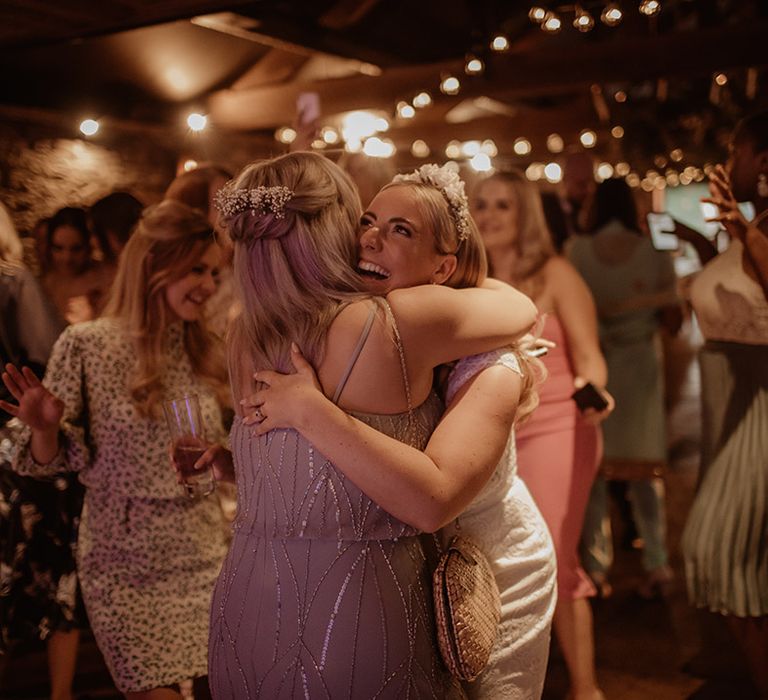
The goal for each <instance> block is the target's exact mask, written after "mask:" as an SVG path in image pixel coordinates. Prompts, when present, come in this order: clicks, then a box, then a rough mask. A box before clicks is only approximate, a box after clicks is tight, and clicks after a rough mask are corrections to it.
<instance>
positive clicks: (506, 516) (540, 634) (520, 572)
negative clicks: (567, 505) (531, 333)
mask: <svg viewBox="0 0 768 700" xmlns="http://www.w3.org/2000/svg"><path fill="white" fill-rule="evenodd" d="M493 365H503V366H505V367H508V368H509V369H510V370H512V371H514V372H517V373H520V367H519V365H518V362H517V358H516V357H515V355H514V354H513V353H512V352H510V351H508V350H503V349H501V350H494V351H493V352H489V353H484V354H482V355H474V356H472V357H467V358H464V359H463V360H461V361H459V363H458V364H457V365H456V367H455V368H454V369H453V371H452V372H451V375H450V377H449V378H448V390H447V392H446V403H447V404H450V402H451V400H452V399H453V397H454V396H455V395H456V392H457V391H458V390H459V389H460V388H461V387H462V386H463V385H464V384H465V383H466V382H467V381H469V380H470V379H471V378H472V377H474V376H475V375H476V374H477V373H478V372H480V371H482V370H483V369H486V368H487V367H491V366H493ZM457 529H458V531H460V532H461V533H462V534H464V535H466V536H469V537H470V538H472V540H473V541H474V542H476V543H477V545H478V546H479V547H480V549H481V550H482V551H483V552H484V553H485V555H486V556H487V557H488V559H489V561H490V563H491V566H492V567H493V570H494V573H495V574H496V581H497V583H498V585H499V591H500V593H501V629H500V633H499V638H498V640H497V642H496V646H495V647H494V649H493V651H492V652H491V658H490V661H489V664H488V666H487V668H486V669H485V671H484V672H483V673H482V674H481V676H480V677H479V678H478V679H477V680H475V681H474V682H473V683H470V684H468V685H467V687H466V690H467V694H468V695H469V697H470V698H488V699H489V700H490V699H493V700H497V699H499V698H504V699H505V700H523V699H526V700H527V699H528V698H540V697H541V692H542V688H543V685H544V676H545V674H546V670H547V659H548V655H549V639H550V627H551V624H552V615H553V613H554V610H555V603H556V600H557V594H556V564H555V551H554V547H553V545H552V539H551V538H550V535H549V530H548V529H547V525H546V523H545V522H544V519H543V518H542V516H541V513H540V512H539V509H538V508H537V506H536V504H535V503H534V501H533V498H532V497H531V494H530V493H529V492H528V488H527V487H526V485H525V484H524V483H523V481H522V479H520V478H519V477H518V476H517V459H516V454H515V439H514V433H512V434H511V435H510V437H509V440H508V441H507V446H506V449H505V450H504V454H503V455H502V458H501V461H500V462H499V464H498V466H497V467H496V471H495V472H494V474H493V476H492V477H491V479H490V480H489V482H488V483H487V484H486V486H485V488H484V489H483V490H482V491H481V492H480V494H478V496H477V497H476V498H475V500H474V501H473V502H472V503H471V504H470V506H469V507H468V508H467V510H466V511H465V512H464V513H463V514H462V515H461V517H460V518H459V520H458V523H453V524H451V525H449V526H447V527H446V528H445V529H444V531H443V534H444V536H445V537H450V536H451V535H452V534H454V533H455V532H456V531H457Z"/></svg>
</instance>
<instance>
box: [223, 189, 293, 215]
mask: <svg viewBox="0 0 768 700" xmlns="http://www.w3.org/2000/svg"><path fill="white" fill-rule="evenodd" d="M292 197H293V190H291V189H289V188H288V187H283V186H276V187H262V186H259V187H253V188H252V189H247V190H246V189H237V188H236V187H234V186H233V185H232V183H229V184H227V185H225V186H224V187H222V188H221V189H220V190H219V191H218V192H217V193H216V197H215V198H214V204H215V206H216V208H217V209H218V210H219V211H220V212H221V213H222V214H224V216H235V215H237V214H241V213H242V212H244V211H251V212H254V213H260V214H273V215H274V217H275V218H276V219H282V218H283V217H284V216H285V205H286V204H287V203H288V202H289V201H290V200H291V198H292Z"/></svg>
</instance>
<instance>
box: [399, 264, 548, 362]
mask: <svg viewBox="0 0 768 700" xmlns="http://www.w3.org/2000/svg"><path fill="white" fill-rule="evenodd" d="M387 301H388V302H389V304H390V306H391V308H392V312H393V314H394V316H395V318H396V319H397V324H398V327H399V328H400V333H401V335H402V337H403V343H404V344H405V345H406V347H417V348H419V351H420V352H425V353H428V354H429V355H430V361H431V362H432V363H433V364H432V366H433V367H435V366H437V365H440V364H443V363H445V362H450V361H452V360H456V359H458V358H460V357H467V356H469V355H476V354H479V353H482V352H487V351H490V350H493V349H495V348H498V347H501V346H503V345H508V344H510V343H512V342H514V341H515V340H517V339H518V338H520V337H522V336H523V335H525V333H527V332H528V331H529V330H530V328H531V326H533V324H534V323H535V321H536V316H537V309H536V306H535V305H534V303H533V302H532V301H531V300H530V299H529V298H528V297H527V296H526V295H525V294H522V293H521V292H519V291H517V290H516V289H514V288H513V287H511V286H509V285H507V284H505V283H503V282H499V281H498V280H491V279H488V280H486V281H485V282H484V283H483V285H482V286H481V287H474V288H470V289H453V288H451V287H446V286H442V285H422V286H419V287H410V288H407V289H397V290H394V291H392V292H390V293H389V294H388V295H387Z"/></svg>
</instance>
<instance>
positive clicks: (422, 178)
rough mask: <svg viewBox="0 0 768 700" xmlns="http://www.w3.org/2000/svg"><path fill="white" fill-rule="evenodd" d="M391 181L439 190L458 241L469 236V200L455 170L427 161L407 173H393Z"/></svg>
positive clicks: (462, 182)
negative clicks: (453, 224) (454, 226)
mask: <svg viewBox="0 0 768 700" xmlns="http://www.w3.org/2000/svg"><path fill="white" fill-rule="evenodd" d="M392 182H393V183H399V182H420V183H422V184H425V185H431V186H432V187H434V188H435V189H437V190H439V191H440V194H442V195H443V197H445V200H446V202H448V209H449V210H450V212H451V216H452V217H453V221H454V223H455V224H456V231H457V233H458V236H459V241H465V240H466V239H467V238H469V234H470V224H469V217H470V214H469V200H468V199H467V195H466V194H465V192H464V181H463V180H462V179H461V178H460V177H459V174H458V173H457V172H456V171H455V170H452V169H451V168H449V167H447V166H445V165H444V166H442V167H440V166H439V165H436V164H435V163H427V164H426V165H422V166H421V167H420V168H418V169H416V170H414V171H413V172H412V173H408V174H407V175H395V177H394V178H393V179H392Z"/></svg>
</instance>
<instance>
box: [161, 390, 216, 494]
mask: <svg viewBox="0 0 768 700" xmlns="http://www.w3.org/2000/svg"><path fill="white" fill-rule="evenodd" d="M163 412H164V413H165V419H166V421H167V422H168V431H169V432H170V434H171V443H172V444H173V459H174V461H175V462H176V464H178V465H179V471H180V472H181V479H182V483H183V486H184V492H185V493H186V494H187V496H189V497H190V498H200V497H202V496H207V495H208V494H210V493H212V492H213V490H214V488H216V481H215V480H214V478H213V469H212V468H211V467H208V468H207V469H195V468H194V465H195V462H196V461H197V460H198V459H200V456H201V455H202V454H203V452H205V450H206V449H207V447H208V445H207V443H206V441H205V430H204V427H203V414H202V411H201V410H200V400H199V399H198V398H197V395H196V394H191V395H189V396H181V397H179V398H177V399H171V400H170V401H164V402H163Z"/></svg>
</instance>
